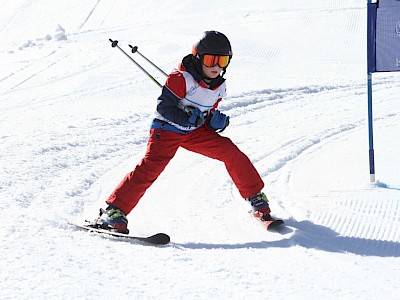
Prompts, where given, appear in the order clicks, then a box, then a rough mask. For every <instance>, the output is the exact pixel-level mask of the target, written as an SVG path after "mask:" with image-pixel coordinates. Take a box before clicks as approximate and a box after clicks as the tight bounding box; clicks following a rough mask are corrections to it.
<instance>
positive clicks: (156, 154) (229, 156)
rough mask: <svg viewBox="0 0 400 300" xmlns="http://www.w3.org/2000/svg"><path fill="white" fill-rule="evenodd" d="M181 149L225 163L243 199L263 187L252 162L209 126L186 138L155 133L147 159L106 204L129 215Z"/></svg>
mask: <svg viewBox="0 0 400 300" xmlns="http://www.w3.org/2000/svg"><path fill="white" fill-rule="evenodd" d="M179 147H182V148H184V149H187V150H189V151H192V152H196V153H199V154H202V155H205V156H207V157H210V158H214V159H217V160H220V161H222V162H224V164H225V167H226V169H227V171H228V173H229V175H230V177H231V178H232V180H233V182H234V183H235V185H236V187H237V188H238V190H239V192H240V194H241V196H242V197H243V198H247V197H250V196H252V195H254V194H256V193H258V192H259V191H261V189H262V188H263V187H264V182H263V181H262V179H261V177H260V175H259V174H258V172H257V170H256V169H255V168H254V166H253V164H252V163H251V161H250V160H249V158H248V157H247V156H246V155H245V154H244V153H243V152H241V151H240V150H239V148H238V147H237V146H236V145H235V144H234V143H233V142H232V141H231V140H230V139H229V138H227V137H223V136H221V135H219V134H218V133H216V132H214V131H212V130H210V129H208V128H207V127H206V126H202V127H200V128H198V129H196V130H194V131H193V132H191V133H187V134H179V133H176V132H171V131H165V130H161V129H152V130H151V131H150V138H149V141H148V144H147V150H146V154H145V156H144V158H143V159H142V160H141V161H140V163H139V164H138V165H137V166H136V168H135V169H134V170H133V171H132V172H130V173H128V174H127V175H126V176H125V178H124V179H123V180H122V181H121V182H120V184H119V185H118V186H117V187H116V188H115V190H114V191H113V192H112V194H111V195H110V197H109V198H108V199H107V201H106V202H107V203H109V204H113V205H115V206H116V207H118V208H119V209H121V210H122V211H123V212H124V213H126V214H129V213H130V211H131V210H132V209H133V208H134V207H135V206H136V204H137V203H138V202H139V200H140V198H142V196H143V195H144V193H145V192H146V190H147V189H148V188H149V187H150V186H151V185H152V184H153V182H154V181H155V180H156V179H157V178H158V176H159V175H160V174H161V172H162V171H163V170H164V169H165V167H166V166H167V164H168V163H169V161H170V160H171V159H172V158H173V157H174V155H175V153H176V151H177V150H178V148H179Z"/></svg>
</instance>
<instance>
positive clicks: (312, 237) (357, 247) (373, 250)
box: [172, 220, 400, 257]
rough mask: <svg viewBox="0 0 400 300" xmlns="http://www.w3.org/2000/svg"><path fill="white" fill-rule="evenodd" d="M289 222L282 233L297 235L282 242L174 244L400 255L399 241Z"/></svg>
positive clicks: (386, 255) (184, 246)
mask: <svg viewBox="0 0 400 300" xmlns="http://www.w3.org/2000/svg"><path fill="white" fill-rule="evenodd" d="M285 223H286V225H287V226H289V227H284V228H283V229H281V230H280V233H282V234H286V233H289V232H293V231H294V234H293V235H291V236H290V237H287V238H283V239H281V240H278V241H260V242H249V243H244V244H207V243H185V244H179V243H172V245H174V246H177V247H179V248H187V249H245V248H254V249H263V248H290V247H293V246H301V247H304V248H308V249H317V250H322V251H327V252H336V253H354V254H357V255H363V256H380V257H400V243H398V242H393V241H383V240H371V239H364V238H358V237H346V236H340V235H339V234H338V233H337V232H335V231H334V230H332V229H330V228H328V227H325V226H321V225H316V224H314V223H312V222H310V221H300V222H297V221H295V220H286V221H285ZM291 228H293V230H292V229H291ZM275 234H277V233H275ZM278 234H279V233H278ZM283 237H284V236H283Z"/></svg>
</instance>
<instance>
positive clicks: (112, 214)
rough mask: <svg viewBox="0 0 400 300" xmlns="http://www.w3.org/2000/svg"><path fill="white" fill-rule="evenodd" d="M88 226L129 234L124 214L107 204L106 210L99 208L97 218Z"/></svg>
mask: <svg viewBox="0 0 400 300" xmlns="http://www.w3.org/2000/svg"><path fill="white" fill-rule="evenodd" d="M89 226H90V227H94V228H101V229H106V230H110V231H114V232H118V233H123V234H128V233H129V229H128V219H127V218H126V214H125V213H124V212H123V211H122V210H120V209H119V208H118V207H116V206H114V205H112V204H109V205H108V207H107V208H106V209H103V208H100V215H99V217H98V218H97V219H96V220H95V221H94V223H92V224H90V225H89Z"/></svg>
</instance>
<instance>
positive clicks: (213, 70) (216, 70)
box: [201, 64, 222, 78]
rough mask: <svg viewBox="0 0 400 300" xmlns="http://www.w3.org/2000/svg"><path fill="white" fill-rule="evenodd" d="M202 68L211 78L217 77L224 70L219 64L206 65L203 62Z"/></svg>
mask: <svg viewBox="0 0 400 300" xmlns="http://www.w3.org/2000/svg"><path fill="white" fill-rule="evenodd" d="M201 68H202V70H203V72H204V74H205V75H206V76H207V77H209V78H216V77H217V76H218V75H219V74H221V72H222V68H221V67H220V66H219V65H215V66H214V67H206V66H205V65H204V64H201Z"/></svg>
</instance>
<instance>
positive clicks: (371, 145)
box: [367, 0, 375, 182]
mask: <svg viewBox="0 0 400 300" xmlns="http://www.w3.org/2000/svg"><path fill="white" fill-rule="evenodd" d="M371 4H372V1H371V0H368V9H369V7H370V6H371ZM370 18H371V16H370V14H369V13H367V26H368V29H367V63H368V64H369V62H370V59H371V58H370V57H369V56H370V51H369V50H368V49H369V48H370V46H371V45H372V44H371V43H374V42H375V41H373V40H371V38H372V37H371V35H370V32H369V30H370V24H371V23H370V22H372V20H370ZM367 74H368V79H367V86H368V136H369V177H370V181H371V182H375V155H374V133H373V117H372V72H371V71H370V70H369V68H368V72H367Z"/></svg>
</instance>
